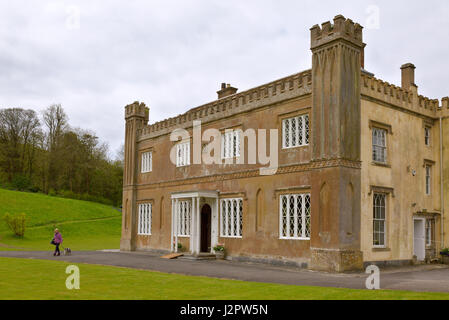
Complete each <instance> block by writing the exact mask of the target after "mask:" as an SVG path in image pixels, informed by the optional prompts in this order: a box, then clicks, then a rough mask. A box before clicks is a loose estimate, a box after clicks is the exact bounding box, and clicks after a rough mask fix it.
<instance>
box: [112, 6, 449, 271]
mask: <svg viewBox="0 0 449 320" xmlns="http://www.w3.org/2000/svg"><path fill="white" fill-rule="evenodd" d="M362 29H363V28H362V27H361V26H360V25H359V24H357V23H354V22H352V21H351V20H350V19H346V18H344V17H343V16H341V15H339V16H336V17H335V18H334V20H333V23H331V22H325V23H323V24H322V25H321V26H318V25H315V26H313V27H312V28H311V29H310V31H311V50H312V54H313V58H312V68H311V69H309V70H306V71H302V72H299V73H296V74H293V75H290V76H287V77H285V78H282V79H278V80H275V81H273V82H270V83H267V84H263V85H261V86H259V87H256V88H252V89H250V90H247V91H243V92H238V90H237V89H236V88H234V87H232V86H230V85H226V84H223V85H222V87H221V90H220V91H218V99H217V100H216V101H213V102H210V103H208V104H205V105H202V106H199V107H196V108H193V109H191V110H188V111H186V112H185V113H184V114H181V115H179V116H177V117H174V118H170V119H166V120H164V121H160V122H156V123H153V124H151V125H149V124H148V121H149V109H148V108H147V107H146V106H145V104H143V103H139V102H135V103H133V104H130V105H128V106H126V108H125V119H126V137H125V170H124V171H125V172H124V187H123V227H122V238H121V250H123V251H135V250H152V251H156V252H159V251H160V252H176V251H178V249H179V250H181V249H182V250H183V251H185V253H186V254H192V255H194V256H199V255H201V254H202V253H209V254H211V253H214V250H213V248H214V246H216V245H217V244H223V245H224V246H225V248H226V252H227V257H228V259H234V260H246V261H251V260H254V261H265V262H272V263H273V262H274V263H288V264H295V265H298V266H301V267H308V268H311V269H315V270H327V271H337V272H343V271H347V270H357V269H361V268H363V267H364V264H365V265H366V264H368V263H376V264H408V263H412V262H417V261H418V262H419V261H426V262H429V261H432V260H433V259H435V258H438V257H439V250H440V248H442V247H448V246H449V239H448V235H447V231H448V230H449V222H448V221H449V219H445V214H446V215H447V214H449V197H448V196H449V98H447V97H446V98H443V99H441V104H440V102H439V100H437V99H429V98H427V97H423V96H421V95H419V94H418V86H417V85H416V84H415V79H414V72H415V66H413V65H412V64H410V63H408V64H404V65H403V66H402V67H401V72H402V84H401V86H395V85H392V84H389V83H386V82H384V81H382V80H380V79H379V78H376V77H375V75H374V74H372V73H370V72H368V71H367V70H365V66H364V48H365V44H364V43H363V37H362ZM398 72H399V66H398ZM194 121H201V126H202V130H203V131H204V130H206V129H210V128H214V129H217V130H219V131H220V132H222V135H221V140H222V142H221V147H222V150H221V158H223V159H227V160H231V162H233V163H228V162H229V161H228V162H227V163H221V164H220V163H215V164H205V163H201V164H194V161H193V159H194V152H195V150H194V145H193V141H192V138H187V139H183V140H180V141H171V139H170V134H171V133H172V132H173V131H174V130H175V129H179V128H181V129H185V130H187V131H188V132H189V133H190V137H192V135H193V131H194V130H193V125H194ZM250 128H252V129H255V130H256V131H257V130H258V129H266V130H267V139H268V136H269V135H270V134H269V133H270V129H277V130H278V137H277V138H278V141H279V144H278V148H277V152H278V154H277V155H278V169H277V171H276V172H275V174H271V175H265V174H261V172H260V170H259V169H260V168H263V167H266V165H262V164H260V163H259V162H258V163H256V164H237V163H236V161H233V160H236V159H237V158H239V157H241V156H242V155H246V154H247V153H248V151H247V148H248V145H249V144H248V142H247V141H246V140H247V138H245V136H244V134H243V133H244V132H245V131H246V130H247V129H250ZM257 132H258V131H257ZM193 138H194V137H193ZM200 138H201V137H200ZM270 138H276V137H275V135H274V136H273V137H270ZM242 141H243V142H245V141H246V143H242ZM202 143H203V144H204V145H205V146H207V142H206V141H203V142H202ZM245 145H246V148H245ZM200 147H201V148H202V147H203V146H202V145H200ZM201 148H200V149H199V152H200V153H201V152H204V150H203V149H201ZM171 150H175V151H174V155H175V157H176V160H175V161H170V153H171ZM196 151H198V150H196ZM267 153H269V150H268V151H267ZM247 158H248V157H246V159H247Z"/></svg>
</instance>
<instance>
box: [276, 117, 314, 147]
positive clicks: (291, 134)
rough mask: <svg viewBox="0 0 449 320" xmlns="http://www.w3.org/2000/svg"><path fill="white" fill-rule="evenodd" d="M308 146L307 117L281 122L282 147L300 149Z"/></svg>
mask: <svg viewBox="0 0 449 320" xmlns="http://www.w3.org/2000/svg"><path fill="white" fill-rule="evenodd" d="M308 144H309V115H302V116H298V117H293V118H289V119H284V120H282V147H283V148H284V149H288V148H296V147H302V146H306V145H308Z"/></svg>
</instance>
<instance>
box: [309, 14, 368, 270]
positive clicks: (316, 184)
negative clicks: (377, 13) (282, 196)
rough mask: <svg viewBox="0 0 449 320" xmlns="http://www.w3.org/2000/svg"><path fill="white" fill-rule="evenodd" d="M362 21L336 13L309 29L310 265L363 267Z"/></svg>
mask: <svg viewBox="0 0 449 320" xmlns="http://www.w3.org/2000/svg"><path fill="white" fill-rule="evenodd" d="M362 29H363V28H362V26H360V25H359V24H357V23H354V22H353V21H351V20H350V19H345V17H343V16H341V15H338V16H336V17H335V18H334V23H333V24H331V23H330V22H325V23H323V24H322V26H321V27H319V26H318V25H315V26H313V27H312V28H311V50H312V54H313V58H312V104H313V108H312V130H311V131H312V132H311V134H312V161H313V162H315V164H316V166H315V167H316V169H315V170H314V171H313V172H312V195H313V196H312V213H313V214H312V224H311V228H312V230H311V233H312V234H311V265H310V268H311V269H315V270H326V271H337V272H343V271H347V270H355V269H361V268H362V267H363V255H362V252H361V250H360V210H361V194H360V184H361V163H360V160H361V145H360V140H361V128H360V125H361V123H360V122H361V110H360V108H361V107H360V105H361V102H360V88H361V69H362V65H363V62H362V59H363V50H364V47H365V44H364V43H363V36H362Z"/></svg>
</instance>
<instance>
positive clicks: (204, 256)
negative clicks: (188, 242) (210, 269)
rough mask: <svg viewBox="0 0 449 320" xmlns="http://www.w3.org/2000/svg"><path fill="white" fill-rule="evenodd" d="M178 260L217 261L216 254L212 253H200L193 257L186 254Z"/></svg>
mask: <svg viewBox="0 0 449 320" xmlns="http://www.w3.org/2000/svg"><path fill="white" fill-rule="evenodd" d="M178 259H187V260H216V256H215V254H210V253H200V254H198V255H192V254H184V255H183V256H181V257H179V258H178Z"/></svg>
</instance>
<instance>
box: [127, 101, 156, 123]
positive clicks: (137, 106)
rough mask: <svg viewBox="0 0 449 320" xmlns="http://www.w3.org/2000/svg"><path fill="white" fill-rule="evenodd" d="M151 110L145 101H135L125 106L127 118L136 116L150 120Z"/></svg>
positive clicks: (146, 120)
mask: <svg viewBox="0 0 449 320" xmlns="http://www.w3.org/2000/svg"><path fill="white" fill-rule="evenodd" d="M149 112H150V109H149V108H148V107H147V106H146V105H145V103H143V102H142V103H139V101H135V102H134V103H131V104H129V105H127V106H126V107H125V119H126V120H128V119H129V118H132V117H136V118H141V119H142V118H143V119H145V122H148V120H149Z"/></svg>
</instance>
